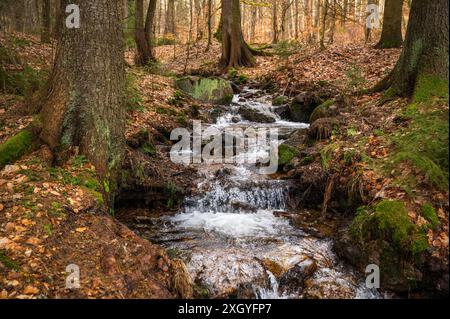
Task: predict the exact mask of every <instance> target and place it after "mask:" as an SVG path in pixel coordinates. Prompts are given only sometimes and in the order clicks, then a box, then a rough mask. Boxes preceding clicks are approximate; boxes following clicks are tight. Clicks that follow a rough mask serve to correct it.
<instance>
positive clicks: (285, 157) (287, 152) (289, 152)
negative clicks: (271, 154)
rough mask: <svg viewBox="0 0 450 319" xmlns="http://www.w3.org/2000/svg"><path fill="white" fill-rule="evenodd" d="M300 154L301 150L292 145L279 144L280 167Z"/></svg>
mask: <svg viewBox="0 0 450 319" xmlns="http://www.w3.org/2000/svg"><path fill="white" fill-rule="evenodd" d="M298 154H299V151H298V150H297V149H296V148H294V147H292V146H289V145H286V144H281V145H280V146H278V168H281V167H283V166H284V165H286V164H289V163H290V162H291V161H292V160H293V159H294V157H296V156H297V155H298Z"/></svg>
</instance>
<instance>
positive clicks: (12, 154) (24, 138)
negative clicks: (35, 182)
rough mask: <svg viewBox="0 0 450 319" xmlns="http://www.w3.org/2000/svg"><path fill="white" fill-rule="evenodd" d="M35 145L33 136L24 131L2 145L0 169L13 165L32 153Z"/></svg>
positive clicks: (0, 149)
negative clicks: (29, 152) (31, 150)
mask: <svg viewBox="0 0 450 319" xmlns="http://www.w3.org/2000/svg"><path fill="white" fill-rule="evenodd" d="M32 144H33V134H32V133H31V132H30V131H28V130H23V131H21V132H19V133H17V134H16V135H14V136H13V137H11V138H10V139H8V140H6V142H4V143H3V144H2V145H0V168H2V167H3V166H5V165H7V164H9V163H12V162H14V161H16V160H18V159H19V158H20V157H22V156H23V155H24V154H25V153H27V152H28V151H30V149H31V146H32Z"/></svg>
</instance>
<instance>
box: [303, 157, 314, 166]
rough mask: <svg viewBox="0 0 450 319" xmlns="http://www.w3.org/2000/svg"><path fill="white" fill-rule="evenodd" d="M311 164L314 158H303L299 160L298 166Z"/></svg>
mask: <svg viewBox="0 0 450 319" xmlns="http://www.w3.org/2000/svg"><path fill="white" fill-rule="evenodd" d="M312 162H314V157H313V156H310V155H308V156H305V157H303V158H302V159H301V160H300V166H305V165H308V164H311V163H312Z"/></svg>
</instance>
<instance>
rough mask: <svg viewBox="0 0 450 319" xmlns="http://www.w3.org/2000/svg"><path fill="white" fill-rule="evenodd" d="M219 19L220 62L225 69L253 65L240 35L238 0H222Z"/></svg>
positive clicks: (250, 55) (253, 61)
mask: <svg viewBox="0 0 450 319" xmlns="http://www.w3.org/2000/svg"><path fill="white" fill-rule="evenodd" d="M221 19H222V32H221V33H222V34H221V38H222V57H221V59H220V64H221V65H222V66H223V67H225V68H226V69H228V68H232V67H240V66H254V65H255V60H254V57H253V55H252V53H251V52H250V50H249V47H248V45H247V44H246V43H245V41H244V38H243V36H242V29H241V12H240V7H239V0H222V17H221Z"/></svg>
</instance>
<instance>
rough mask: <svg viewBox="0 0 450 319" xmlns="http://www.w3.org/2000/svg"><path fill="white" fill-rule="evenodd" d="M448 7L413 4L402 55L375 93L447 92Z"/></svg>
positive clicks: (437, 1) (439, 1)
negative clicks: (381, 91)
mask: <svg viewBox="0 0 450 319" xmlns="http://www.w3.org/2000/svg"><path fill="white" fill-rule="evenodd" d="M448 6H449V4H448V0H433V1H427V0H413V1H412V4H411V11H410V17H409V23H408V29H407V31H406V37H405V43H404V47H403V51H402V54H401V56H400V58H399V60H398V62H397V64H396V66H395V68H394V69H393V71H392V72H391V73H390V74H389V75H388V76H387V77H386V78H385V79H384V80H382V81H381V82H380V83H379V84H378V85H376V86H375V88H374V89H373V90H374V91H377V90H382V89H386V88H389V89H390V91H391V94H395V95H400V96H411V95H412V94H413V93H414V90H417V89H418V88H419V89H420V87H421V86H426V87H427V90H429V91H430V90H431V91H435V92H438V91H439V90H440V89H441V90H444V91H447V90H448V67H449V61H448V54H449V52H448V32H449V27H448V13H449V11H448Z"/></svg>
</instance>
